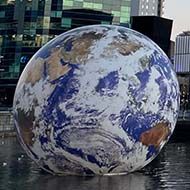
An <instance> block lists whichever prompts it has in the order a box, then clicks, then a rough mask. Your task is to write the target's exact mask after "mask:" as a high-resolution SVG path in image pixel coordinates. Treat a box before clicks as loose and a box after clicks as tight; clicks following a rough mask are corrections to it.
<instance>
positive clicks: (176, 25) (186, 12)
mask: <svg viewBox="0 0 190 190" xmlns="http://www.w3.org/2000/svg"><path fill="white" fill-rule="evenodd" d="M163 17H164V18H168V19H172V20H173V29H172V35H171V39H172V40H173V41H175V37H176V35H178V34H180V33H181V32H183V31H187V30H190V0H165V3H164V15H163Z"/></svg>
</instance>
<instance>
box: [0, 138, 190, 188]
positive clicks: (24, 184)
mask: <svg viewBox="0 0 190 190" xmlns="http://www.w3.org/2000/svg"><path fill="white" fill-rule="evenodd" d="M189 145H190V144H180V143H169V144H168V145H167V146H166V147H165V148H164V149H163V151H162V152H161V154H160V155H159V156H158V157H157V158H156V159H155V160H154V161H153V162H152V163H151V164H149V165H148V166H147V167H145V168H144V169H143V170H142V171H139V172H135V173H132V174H130V175H126V176H104V177H100V176H96V177H74V176H65V177H58V176H52V175H49V174H47V173H44V172H42V171H41V170H40V169H39V168H38V167H37V166H36V165H35V164H34V163H33V162H32V161H31V160H30V159H29V158H28V157H27V156H26V155H25V153H24V152H23V150H22V149H21V147H20V145H19V144H18V142H17V139H16V138H8V139H5V140H4V144H1V143H0V189H2V190H9V189H11V190H17V189H18V190H20V189H24V190H30V189H31V190H35V189H36V190H42V189H43V190H44V189H46V190H52V189H56V190H61V189H64V190H76V189H80V190H149V189H150V190H153V189H162V190H163V189H167V190H168V189H172V190H173V189H176V190H183V189H190V182H189V177H190V162H189V158H190V146H189Z"/></svg>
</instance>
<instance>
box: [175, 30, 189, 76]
mask: <svg viewBox="0 0 190 190" xmlns="http://www.w3.org/2000/svg"><path fill="white" fill-rule="evenodd" d="M174 68H175V71H176V72H177V73H187V72H190V31H186V32H183V33H181V34H179V35H177V37H176V43H175V55H174Z"/></svg>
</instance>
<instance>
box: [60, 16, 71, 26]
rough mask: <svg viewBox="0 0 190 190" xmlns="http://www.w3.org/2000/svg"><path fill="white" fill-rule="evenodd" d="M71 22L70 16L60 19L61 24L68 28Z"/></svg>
mask: <svg viewBox="0 0 190 190" xmlns="http://www.w3.org/2000/svg"><path fill="white" fill-rule="evenodd" d="M71 23H72V20H71V18H62V20H61V26H62V27H65V28H70V27H71Z"/></svg>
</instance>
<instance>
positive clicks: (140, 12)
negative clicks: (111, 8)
mask: <svg viewBox="0 0 190 190" xmlns="http://www.w3.org/2000/svg"><path fill="white" fill-rule="evenodd" d="M163 2H164V0H132V1H131V16H148V15H149V16H160V17H161V16H162V15H163V8H164V6H163Z"/></svg>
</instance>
